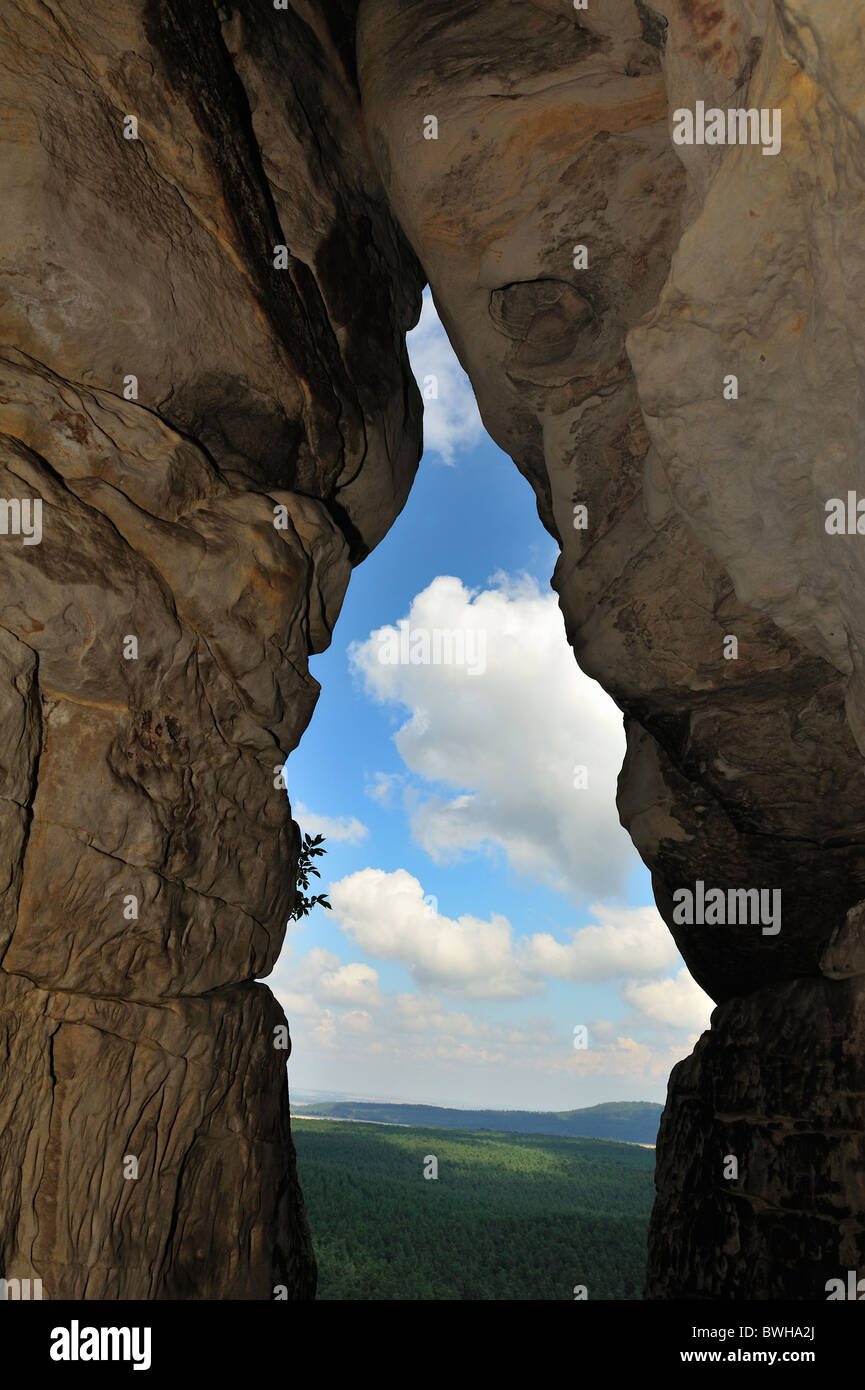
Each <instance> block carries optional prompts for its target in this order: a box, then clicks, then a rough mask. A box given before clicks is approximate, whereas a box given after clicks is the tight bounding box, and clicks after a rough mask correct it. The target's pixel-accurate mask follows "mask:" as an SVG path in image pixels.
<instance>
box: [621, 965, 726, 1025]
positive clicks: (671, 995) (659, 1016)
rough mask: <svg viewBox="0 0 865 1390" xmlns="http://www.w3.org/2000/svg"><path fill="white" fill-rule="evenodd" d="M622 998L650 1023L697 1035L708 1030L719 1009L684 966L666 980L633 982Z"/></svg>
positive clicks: (625, 989)
mask: <svg viewBox="0 0 865 1390" xmlns="http://www.w3.org/2000/svg"><path fill="white" fill-rule="evenodd" d="M622 998H623V999H624V1000H625V1002H626V1003H627V1004H630V1005H631V1007H632V1008H633V1009H635V1010H636V1011H637V1013H638V1014H641V1015H642V1016H643V1018H644V1019H646V1020H648V1021H649V1022H650V1023H655V1024H661V1025H662V1026H663V1027H665V1028H678V1029H688V1030H689V1031H691V1032H696V1033H701V1032H702V1031H703V1029H705V1028H708V1026H709V1019H710V1016H711V1013H712V1010H713V1009H714V1007H715V1005H714V1004H713V1003H712V1000H711V999H710V998H709V996H708V994H706V993H705V991H704V990H702V989H701V988H700V986H699V985H698V984H697V982H696V980H694V979H692V978H691V976H690V975H689V974H688V972H687V970H686V969H685V968H684V966H683V967H682V969H681V970H680V971H679V973H678V974H677V975H674V976H668V977H667V978H666V979H663V980H649V981H647V982H646V983H645V984H639V983H637V982H636V981H632V982H631V983H629V984H627V985H625V987H624V989H623V990H622Z"/></svg>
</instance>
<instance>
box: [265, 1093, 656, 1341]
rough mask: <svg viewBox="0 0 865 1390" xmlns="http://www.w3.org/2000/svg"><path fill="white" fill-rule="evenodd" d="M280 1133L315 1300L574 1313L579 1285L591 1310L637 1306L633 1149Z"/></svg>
mask: <svg viewBox="0 0 865 1390" xmlns="http://www.w3.org/2000/svg"><path fill="white" fill-rule="evenodd" d="M337 1103H339V1102H337ZM342 1103H343V1104H347V1103H348V1102H342ZM384 1108H385V1109H390V1108H393V1109H406V1108H408V1109H420V1108H430V1109H433V1110H434V1109H435V1107H414V1106H409V1107H400V1106H394V1107H384ZM612 1108H613V1109H615V1108H616V1107H615V1106H614V1107H612ZM656 1108H657V1107H656ZM450 1113H452V1114H457V1115H459V1114H462V1113H463V1112H461V1111H452V1112H450ZM469 1113H471V1112H469ZM475 1113H476V1112H475ZM488 1113H489V1114H491V1115H500V1114H507V1113H508V1112H507V1111H505V1112H500V1111H490V1112H488ZM577 1113H579V1112H577ZM534 1118H535V1119H536V1118H537V1117H534ZM292 1132H293V1134H294V1143H295V1148H296V1150H297V1166H298V1175H299V1177H300V1182H301V1186H302V1188H303V1200H304V1206H305V1208H306V1214H307V1217H308V1218H309V1224H310V1229H311V1231H312V1239H313V1244H314V1246H315V1252H316V1258H317V1260H318V1275H319V1279H318V1297H319V1298H320V1299H324V1300H339V1301H342V1300H348V1299H358V1300H363V1301H367V1300H372V1299H375V1300H395V1301H407V1300H409V1301H414V1300H423V1301H426V1300H430V1299H453V1300H459V1301H465V1300H475V1299H483V1300H494V1301H500V1300H501V1301H504V1300H541V1301H545V1302H548V1301H550V1300H564V1301H565V1302H573V1301H574V1298H575V1294H576V1289H577V1286H579V1285H583V1286H584V1287H585V1289H586V1295H585V1296H586V1297H588V1298H589V1299H590V1300H592V1301H593V1302H594V1301H595V1300H597V1299H639V1298H641V1297H642V1289H643V1282H644V1280H645V1265H646V1239H647V1235H648V1230H649V1214H650V1212H651V1209H652V1199H653V1197H654V1181H653V1176H654V1170H655V1155H654V1154H653V1153H649V1152H648V1151H647V1150H646V1149H638V1148H635V1147H634V1146H633V1145H631V1144H615V1143H609V1142H607V1141H603V1140H598V1139H571V1138H552V1137H548V1136H546V1135H540V1134H491V1133H490V1132H489V1130H486V1131H483V1132H479V1131H475V1132H474V1133H472V1132H470V1131H461V1132H460V1133H456V1132H454V1131H453V1130H451V1131H450V1132H447V1131H446V1130H444V1129H443V1128H441V1127H437V1128H434V1129H429V1128H427V1129H413V1128H405V1129H403V1128H399V1129H397V1128H388V1127H386V1126H385V1125H372V1124H344V1123H343V1124H339V1123H335V1122H333V1121H329V1120H303V1119H295V1120H294V1121H293V1123H292ZM431 1157H434V1158H435V1161H436V1165H437V1167H436V1170H435V1171H434V1172H433V1171H431V1170H429V1168H428V1165H429V1163H430V1159H431ZM433 1179H435V1180H433ZM580 1326H583V1324H582V1323H581V1324H580Z"/></svg>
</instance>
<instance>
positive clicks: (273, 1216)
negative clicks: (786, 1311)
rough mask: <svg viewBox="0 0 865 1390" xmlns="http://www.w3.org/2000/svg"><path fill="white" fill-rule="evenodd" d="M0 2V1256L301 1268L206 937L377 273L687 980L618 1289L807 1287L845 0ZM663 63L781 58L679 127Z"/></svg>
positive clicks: (291, 1185) (844, 598)
mask: <svg viewBox="0 0 865 1390" xmlns="http://www.w3.org/2000/svg"><path fill="white" fill-rule="evenodd" d="M0 33H2V40H3V42H2V58H0V70H2V85H3V94H4V107H5V109H6V110H7V111H11V112H14V119H13V120H11V121H10V122H9V123H8V125H7V133H6V138H5V139H4V143H3V145H2V147H0V170H2V174H3V183H4V187H5V188H6V189H8V190H11V194H12V196H10V197H8V198H7V199H6V200H4V203H3V208H2V212H0V224H2V231H0V240H2V245H3V271H4V273H3V287H4V295H3V309H2V313H0V331H2V346H0V383H2V384H0V444H2V467H3V470H4V480H3V485H2V491H3V496H4V497H6V498H8V499H19V500H20V499H41V502H42V537H41V543H40V544H38V545H36V544H33V545H25V544H24V543H23V539H24V538H23V537H21V536H14V535H11V534H4V535H0V567H2V575H3V581H4V603H3V612H2V621H0V651H2V675H0V690H2V691H3V694H2V700H3V703H4V709H5V711H6V718H7V726H8V728H9V730H10V735H9V738H8V740H7V745H6V746H7V753H6V755H5V757H4V760H3V762H2V776H3V805H4V807H5V809H4V810H3V811H2V816H3V822H4V828H5V833H4V835H3V839H2V845H3V854H4V856H5V878H4V884H5V889H4V893H3V897H2V913H0V1037H2V1052H0V1055H2V1056H3V1059H4V1069H3V1075H2V1079H0V1133H2V1134H3V1144H2V1153H0V1270H2V1272H4V1273H5V1274H6V1275H7V1276H13V1275H16V1274H18V1275H20V1276H22V1277H28V1276H31V1277H41V1278H42V1279H43V1281H44V1283H45V1286H46V1293H47V1294H48V1296H51V1297H62V1296H66V1297H78V1296H85V1297H95V1298H98V1297H109V1298H110V1297H130V1296H136V1295H143V1296H147V1297H213V1298H227V1297H246V1298H254V1297H255V1298H258V1297H262V1298H266V1297H271V1296H272V1291H273V1288H274V1286H283V1287H284V1289H285V1290H286V1291H287V1292H288V1294H289V1296H291V1297H304V1296H309V1295H310V1293H311V1291H312V1286H313V1280H314V1273H313V1261H312V1256H311V1252H310V1247H309V1239H308V1235H307V1232H306V1227H305V1222H304V1219H303V1213H302V1206H301V1202H300V1198H299V1193H298V1190H297V1183H296V1179H295V1175H294V1168H293V1158H292V1151H291V1144H290V1138H289V1133H288V1115H287V1096H286V1093H285V1082H284V1060H285V1054H284V1052H282V1053H280V1052H279V1050H278V1049H276V1048H274V1046H273V1040H274V1029H275V1028H276V1027H278V1025H279V1023H280V1020H281V1015H280V1012H279V1010H278V1009H277V1007H276V1005H275V1004H274V1002H273V1000H272V997H271V996H270V994H269V992H268V991H267V990H266V989H265V988H264V987H263V986H261V985H256V984H255V983H253V982H254V981H255V980H256V979H257V978H259V977H261V976H262V975H264V974H266V972H267V971H268V969H269V968H270V967H271V966H272V963H273V961H274V960H275V958H276V954H277V952H278V950H279V946H280V944H281V940H282V932H283V929H284V923H285V918H286V915H287V912H288V911H289V909H290V903H291V883H292V879H293V875H292V865H293V862H294V858H295V856H296V852H297V830H296V827H295V826H294V825H293V822H292V820H291V815H290V808H289V806H288V803H287V800H286V798H285V795H284V792H283V790H282V789H281V788H280V787H279V785H277V784H278V781H279V778H278V768H279V766H280V765H281V762H282V761H283V759H284V757H285V755H286V754H287V753H288V752H289V751H290V750H291V748H292V747H294V746H295V745H296V743H297V741H298V739H299V737H300V736H301V733H302V731H303V729H304V728H305V726H306V723H307V722H308V720H309V717H310V714H311V712H312V708H313V705H314V702H315V697H316V693H317V687H316V684H315V682H314V681H313V680H312V679H311V677H310V676H309V673H308V669H307V657H308V655H309V653H310V652H313V651H318V650H321V649H322V648H323V647H324V646H326V645H327V642H328V641H329V637H330V633H331V630H332V628H333V624H334V621H335V620H336V616H337V614H338V611H339V606H340V603H341V600H342V597H343V594H344V592H345V587H346V584H347V582H348V576H349V572H350V569H351V566H352V564H354V563H357V562H358V561H359V560H360V559H362V558H363V556H364V555H365V554H366V553H367V552H368V550H369V549H370V548H371V547H372V546H374V545H375V544H376V543H377V542H378V541H379V540H380V539H381V537H382V536H383V534H384V533H385V531H386V530H387V528H388V526H389V525H390V524H391V523H392V522H393V520H394V518H395V517H396V516H397V514H398V512H399V510H400V508H401V507H402V505H403V503H404V501H405V498H406V495H407V492H408V489H409V487H410V485H411V480H412V476H413V472H414V469H415V466H416V463H417V458H418V452H419V438H420V428H419V424H420V420H419V417H420V409H419V404H418V400H417V393H416V391H415V389H414V386H413V383H412V381H411V378H410V374H409V372H408V369H407V364H406V357H405V348H404V334H405V331H406V329H407V328H408V327H410V326H411V324H412V323H413V322H414V321H415V318H416V315H417V312H418V304H419V299H418V296H419V289H420V287H421V285H422V283H423V280H424V278H425V277H426V278H428V280H429V282H430V284H431V286H432V289H433V293H434V295H435V299H436V303H437V305H438V308H439V312H440V315H441V318H442V320H443V322H444V324H445V326H446V328H447V330H448V333H449V335H450V337H451V341H452V343H453V344H454V347H455V349H456V351H457V353H458V355H459V357H460V359H461V361H462V363H463V365H464V367H465V368H466V370H467V372H468V373H469V376H470V377H471V380H472V382H473V385H474V387H475V391H476V393H477V396H478V401H479V404H480V408H481V411H482V414H483V418H484V421H485V423H486V426H487V428H488V429H489V431H490V433H491V434H492V436H493V437H494V438H495V439H496V441H497V442H498V443H499V444H500V445H501V447H502V448H504V449H505V450H506V451H507V452H509V453H510V454H511V455H512V456H513V458H514V460H515V462H516V464H517V466H518V467H519V468H520V469H521V471H522V472H523V473H524V474H525V476H526V478H527V479H528V480H529V482H530V483H531V485H532V487H533V488H534V491H535V494H536V496H537V502H538V510H539V514H540V516H541V519H542V521H543V523H544V525H545V526H546V527H547V529H548V530H549V532H550V533H551V535H553V536H554V537H555V538H556V539H557V541H558V542H559V544H560V546H561V556H560V559H559V562H558V564H557V566H556V571H555V575H554V577H553V582H554V585H555V587H556V589H557V591H558V593H559V597H560V602H561V607H562V612H563V615H564V620H565V624H566V628H567V632H568V636H569V639H570V641H571V643H572V645H573V647H574V651H575V654H576V657H577V659H578V660H579V661H580V663H581V665H582V666H583V668H584V669H585V670H586V671H587V672H588V673H589V674H590V675H592V676H594V677H595V678H596V679H597V680H599V681H600V682H601V683H602V684H603V685H604V686H605V688H606V689H607V690H609V691H610V693H611V694H612V695H613V697H614V698H615V699H616V701H617V702H618V704H619V705H620V707H621V708H622V710H623V712H624V717H625V724H626V729H627V734H628V754H627V759H626V763H625V766H624V769H623V772H622V776H621V779H620V788H619V807H620V813H621V816H622V819H623V822H624V823H625V824H626V825H627V827H628V829H629V830H630V833H631V835H632V837H633V839H634V842H635V844H636V845H637V848H638V849H639V851H640V853H641V855H642V856H643V858H644V860H645V861H646V863H647V864H648V865H649V866H650V867H651V869H652V873H653V882H654V886H655V892H656V898H657V902H658V905H659V908H660V910H661V912H662V914H663V915H664V917H665V920H666V921H667V922H668V924H669V925H670V928H671V930H672V931H673V933H674V935H675V938H676V941H677V943H678V944H679V947H680V949H681V951H682V953H683V955H684V957H685V960H686V961H687V963H688V965H689V967H690V969H691V971H692V972H693V974H694V976H695V978H696V979H697V980H698V981H699V982H700V983H701V984H702V985H703V987H704V988H705V989H706V990H708V991H709V993H710V994H711V995H712V996H713V998H714V999H715V1000H716V1001H717V1002H718V1004H719V1006H720V1007H719V1008H718V1009H717V1010H716V1012H715V1014H714V1016H713V1025H712V1030H711V1032H710V1033H708V1034H706V1035H705V1036H704V1038H703V1039H702V1041H701V1042H700V1044H699V1045H698V1047H697V1049H696V1050H695V1053H694V1055H693V1056H692V1057H691V1058H689V1059H688V1060H687V1061H686V1062H684V1063H682V1064H681V1065H680V1066H679V1067H678V1068H677V1069H676V1071H675V1072H674V1075H673V1078H672V1081H671V1089H670V1097H669V1102H668V1107H667V1111H666V1115H665V1120H664V1124H663V1128H662V1134H661V1139H660V1143H659V1151H658V1158H659V1165H658V1190H659V1196H658V1202H657V1205H656V1211H655V1218H654V1222H653V1229H652V1237H651V1249H650V1262H649V1284H648V1292H649V1295H650V1296H653V1297H659V1298H678V1297H704V1298H712V1297H717V1298H737V1297H748V1296H754V1297H763V1298H772V1297H795V1298H801V1299H822V1298H824V1297H825V1292H824V1288H825V1282H826V1280H827V1279H829V1278H833V1277H837V1276H839V1275H843V1273H844V1272H845V1271H846V1270H847V1269H848V1268H856V1269H859V1270H860V1271H861V1270H863V1266H865V1192H863V1173H865V1137H863V1116H862V1110H861V1095H862V1089H863V1088H862V1085H861V1078H860V1076H859V1071H860V1063H859V1061H858V1051H859V1050H860V1039H861V1037H862V1019H861V1014H862V997H863V990H865V984H863V979H865V963H863V948H862V942H861V909H860V908H859V907H858V906H857V905H858V904H861V903H862V902H863V900H865V853H863V849H865V845H863V841H865V779H863V776H862V772H863V754H865V685H863V669H865V655H863V653H865V627H863V620H862V614H861V611H860V610H861V604H860V602H859V599H860V596H861V593H862V587H863V573H862V567H863V565H865V560H863V551H862V549H861V547H862V545H863V541H862V538H861V536H859V535H858V534H856V533H854V534H850V535H834V534H830V533H829V531H827V529H826V524H825V521H826V512H825V504H826V502H827V501H828V500H830V499H832V498H842V499H846V498H847V495H848V492H850V491H854V490H855V487H856V479H857V465H858V462H859V460H858V458H857V453H856V446H857V444H858V441H859V440H860V438H861V436H862V425H863V421H862V418H861V415H862V409H863V406H862V389H861V388H862V372H863V366H862V356H863V355H862V350H861V346H860V340H861V332H860V330H859V325H858V312H857V311H858V307H859V299H860V295H859V293H858V291H859V287H860V282H861V279H862V275H861V265H862V257H861V252H860V249H859V244H860V240H861V239H860V238H859V236H858V230H859V223H860V221H861V216H862V214H861V207H862V206H863V200H862V198H861V194H860V184H861V181H862V179H863V177H865V160H863V149H865V146H863V118H862V111H863V109H865V107H863V101H862V97H861V95H860V86H861V83H862V81H863V78H862V77H861V71H862V67H861V57H862V54H863V52H865V18H863V17H861V16H860V14H859V13H858V9H857V7H856V6H854V4H853V3H852V0H652V3H651V4H648V3H643V0H588V3H587V8H586V9H585V10H576V9H575V7H574V6H573V5H572V4H570V3H568V0H482V3H465V0H359V5H358V4H356V3H354V0H290V3H289V0H285V3H284V5H280V6H279V8H278V7H277V6H276V5H273V6H270V5H267V4H253V3H252V0H242V2H241V3H236V4H235V3H224V4H219V5H217V4H216V3H211V0H196V3H193V0H129V3H127V4H125V5H124V6H121V7H119V9H118V7H116V6H112V5H110V4H109V3H108V0H88V3H87V4H85V3H84V0H62V3H61V0H42V3H40V4H39V5H35V4H33V3H31V0H12V3H11V4H10V5H9V6H7V8H6V9H5V10H4V13H3V15H2V16H0ZM698 102H703V103H705V105H706V106H707V107H719V108H721V109H725V110H726V109H728V108H734V109H739V108H744V109H748V108H755V109H760V110H762V109H766V110H768V111H771V112H774V111H779V112H780V113H781V119H782V130H783V139H782V147H781V150H780V152H779V153H778V154H777V155H772V156H766V155H765V154H764V153H763V150H762V148H761V147H760V146H759V145H757V144H750V145H734V146H729V147H721V146H717V145H715V146H711V145H693V146H688V145H677V144H676V143H674V140H673V128H674V113H675V112H676V111H677V110H679V109H681V108H686V109H694V108H696V105H697V103H698ZM130 122H131V123H130ZM410 247H411V248H412V249H409V248H410ZM416 258H417V259H416ZM421 265H422V267H423V270H422V271H421V269H420V266H421ZM733 377H735V378H736V382H737V386H738V391H737V393H736V394H733V395H731V392H730V390H729V389H727V387H728V385H729V382H730V380H731V378H733ZM133 379H134V380H133ZM581 509H585V514H584V515H583V513H582V512H581ZM584 520H585V523H586V524H585V525H583V524H582V522H583V521H584ZM275 521H278V522H279V524H277V525H275V524H274V522H275ZM854 529H855V528H854ZM731 638H735V639H736V644H737V651H736V653H735V656H734V659H730V658H731V657H732V656H733V653H732V650H731V647H730V639H731ZM130 639H135V648H134V652H133V651H132V650H131V649H130V647H129V641H130ZM539 676H542V673H539ZM698 883H705V885H706V886H707V887H714V888H718V889H720V890H724V891H726V890H749V889H756V890H765V891H768V892H769V893H774V892H778V891H780V893H781V894H782V903H783V917H782V922H781V929H780V931H778V932H777V933H773V934H767V933H764V932H763V931H762V930H761V927H760V925H755V924H754V923H753V922H752V921H741V922H738V923H737V922H733V923H728V924H726V925H724V926H711V925H709V926H707V925H702V924H700V923H698V922H697V923H691V924H688V923H686V922H682V921H679V920H677V919H676V916H675V915H674V908H675V904H676V901H677V895H678V894H679V892H680V890H682V889H691V890H696V885H697V884H698ZM731 1155H732V1156H734V1157H735V1158H736V1160H737V1175H736V1176H735V1178H733V1177H725V1176H724V1173H725V1165H726V1160H727V1159H728V1158H729V1156H731ZM128 1156H133V1157H136V1158H137V1160H138V1163H139V1172H140V1176H139V1178H138V1179H137V1180H132V1179H129V1178H127V1177H124V1165H125V1160H126V1158H127V1157H128ZM214 1199H215V1200H214Z"/></svg>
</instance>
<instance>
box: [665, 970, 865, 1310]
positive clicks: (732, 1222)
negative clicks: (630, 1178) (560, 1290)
mask: <svg viewBox="0 0 865 1390" xmlns="http://www.w3.org/2000/svg"><path fill="white" fill-rule="evenodd" d="M863 1030H865V981H863V979H862V978H861V977H859V978H858V979H851V980H846V981H844V982H843V983H839V982H835V981H829V980H821V979H809V980H806V979H800V980H788V981H786V982H785V983H784V984H781V985H770V986H769V987H768V988H766V989H762V990H758V991H757V992H756V993H755V994H751V995H749V996H748V998H747V999H731V1000H730V1001H729V1002H728V1003H726V1004H722V1005H721V1006H720V1007H719V1008H718V1009H716V1010H715V1012H714V1014H713V1015H712V1028H711V1031H710V1032H708V1033H704V1034H703V1037H702V1038H701V1039H700V1041H699V1043H698V1044H697V1046H696V1048H695V1049H694V1052H693V1054H692V1055H691V1056H690V1057H688V1058H687V1059H686V1060H685V1061H684V1062H680V1063H679V1065H678V1066H677V1067H675V1068H674V1070H673V1074H672V1077H671V1078H670V1094H669V1099H668V1102H667V1107H666V1110H665V1112H664V1118H663V1122H662V1125H661V1132H660V1134H659V1136H658V1167H657V1173H656V1179H655V1180H656V1183H657V1187H658V1198H657V1201H656V1203H655V1208H654V1211H653V1213H652V1230H651V1235H650V1240H649V1273H648V1288H649V1290H650V1293H651V1295H652V1297H654V1298H660V1299H676V1298H704V1299H795V1300H801V1301H803V1302H822V1301H824V1300H825V1299H826V1298H827V1285H829V1281H830V1280H839V1279H840V1280H841V1281H842V1282H843V1285H844V1286H845V1288H846V1287H847V1284H848V1271H850V1270H854V1271H858V1272H859V1273H858V1274H857V1279H858V1278H860V1277H862V1276H861V1271H862V1269H863V1268H865V1127H863V1124H862V1095H863V1092H865V1048H863V1044H862V1039H863ZM731 1159H734V1160H735V1162H736V1164H737V1169H734V1168H733V1166H732V1164H731V1163H730V1160H731ZM831 1287H832V1286H831V1285H829V1288H830V1289H831Z"/></svg>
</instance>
